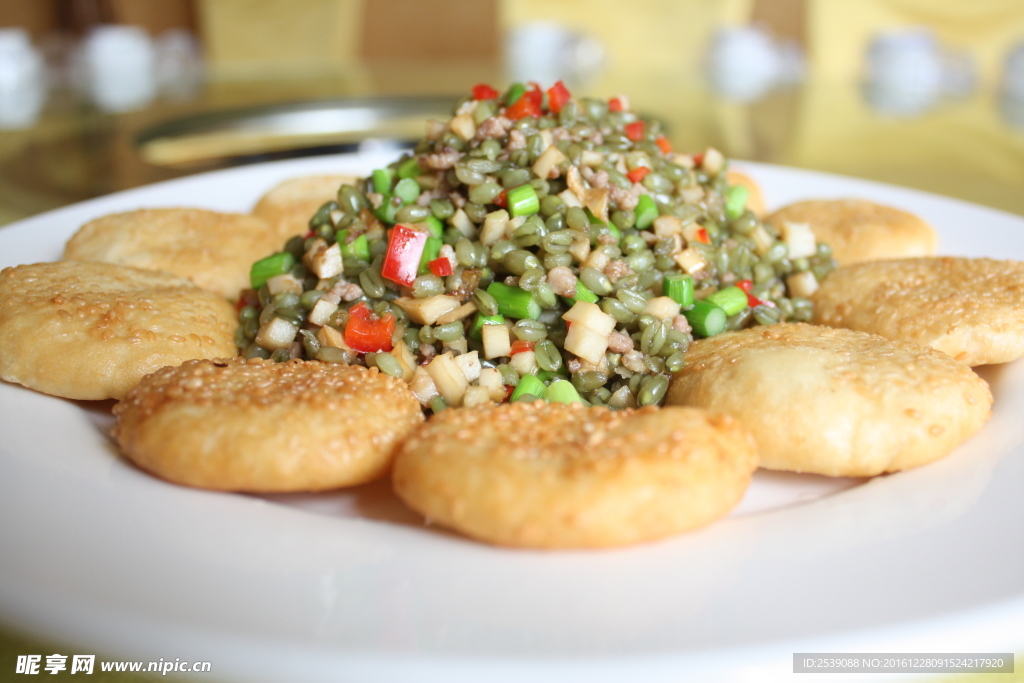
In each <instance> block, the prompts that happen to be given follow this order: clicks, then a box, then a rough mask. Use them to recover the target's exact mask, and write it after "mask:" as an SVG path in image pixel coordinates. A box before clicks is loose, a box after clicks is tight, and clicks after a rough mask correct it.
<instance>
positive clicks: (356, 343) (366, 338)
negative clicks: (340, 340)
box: [345, 302, 395, 353]
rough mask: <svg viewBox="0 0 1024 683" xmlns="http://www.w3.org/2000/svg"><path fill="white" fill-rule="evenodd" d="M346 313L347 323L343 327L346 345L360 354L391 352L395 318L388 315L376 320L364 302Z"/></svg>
mask: <svg viewBox="0 0 1024 683" xmlns="http://www.w3.org/2000/svg"><path fill="white" fill-rule="evenodd" d="M348 313H349V318H348V323H347V324H346V325H345V343H346V344H348V345H349V346H350V347H351V348H352V349H353V350H355V351H359V352H360V353H376V352H378V351H390V350H391V348H392V344H391V335H392V334H393V333H394V331H395V316H393V315H391V314H390V313H388V314H387V315H385V316H384V317H383V318H378V317H377V316H376V315H374V314H373V313H372V312H371V311H370V309H369V308H368V307H367V306H366V304H365V303H364V302H359V303H358V304H356V305H355V306H353V307H352V308H350V309H349V310H348Z"/></svg>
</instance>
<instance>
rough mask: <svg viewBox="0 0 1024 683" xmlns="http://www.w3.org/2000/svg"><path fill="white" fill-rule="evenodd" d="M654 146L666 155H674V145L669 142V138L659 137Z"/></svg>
mask: <svg viewBox="0 0 1024 683" xmlns="http://www.w3.org/2000/svg"><path fill="white" fill-rule="evenodd" d="M654 144H656V145H658V147H660V148H661V151H662V152H664V153H665V154H671V153H672V143H671V142H669V141H668V138H667V137H665V136H664V135H659V136H658V139H657V140H655V141H654Z"/></svg>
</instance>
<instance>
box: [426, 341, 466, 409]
mask: <svg viewBox="0 0 1024 683" xmlns="http://www.w3.org/2000/svg"><path fill="white" fill-rule="evenodd" d="M426 369H427V374H428V375H430V379H432V380H434V384H435V385H436V386H437V390H438V392H440V394H441V396H442V398H444V400H445V403H447V404H448V405H450V406H452V407H453V408H454V407H456V406H458V405H459V404H460V403H461V402H462V395H463V394H465V393H466V387H468V386H469V381H468V380H467V379H466V376H465V375H464V374H462V370H461V368H459V366H458V365H457V364H456V363H455V359H454V358H453V357H452V354H450V353H443V354H441V355H440V356H435V357H434V360H432V361H430V363H429V364H427V365H426Z"/></svg>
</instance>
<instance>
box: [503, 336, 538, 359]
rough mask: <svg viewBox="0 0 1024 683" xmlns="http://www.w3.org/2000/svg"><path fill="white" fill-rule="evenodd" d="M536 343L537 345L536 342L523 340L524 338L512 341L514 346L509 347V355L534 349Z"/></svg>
mask: <svg viewBox="0 0 1024 683" xmlns="http://www.w3.org/2000/svg"><path fill="white" fill-rule="evenodd" d="M536 345H537V343H536V342H532V341H523V340H522V339H517V340H515V341H514V342H512V348H511V349H509V352H508V355H509V356H515V355H516V354H519V353H526V352H527V351H533V348H534V347H535V346H536Z"/></svg>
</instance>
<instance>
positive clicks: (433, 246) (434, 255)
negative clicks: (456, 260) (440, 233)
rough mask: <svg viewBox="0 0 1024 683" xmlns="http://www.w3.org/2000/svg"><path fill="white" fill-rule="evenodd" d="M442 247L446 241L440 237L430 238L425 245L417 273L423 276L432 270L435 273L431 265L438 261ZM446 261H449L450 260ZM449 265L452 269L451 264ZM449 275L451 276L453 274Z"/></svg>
mask: <svg viewBox="0 0 1024 683" xmlns="http://www.w3.org/2000/svg"><path fill="white" fill-rule="evenodd" d="M442 246H444V240H442V239H441V238H440V237H428V238H427V241H426V242H424V243H423V253H422V254H421V255H420V265H419V268H418V269H417V271H416V272H418V273H419V274H421V275H422V274H423V273H426V272H427V271H428V270H430V272H432V273H433V272H434V271H433V270H431V269H430V263H431V262H432V261H435V260H438V255H439V254H440V253H441V247H442ZM444 260H446V261H447V260H448V259H444ZM448 265H449V267H450V266H451V263H450V262H449V264H448ZM448 274H449V275H451V273H448ZM434 275H437V273H434Z"/></svg>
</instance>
